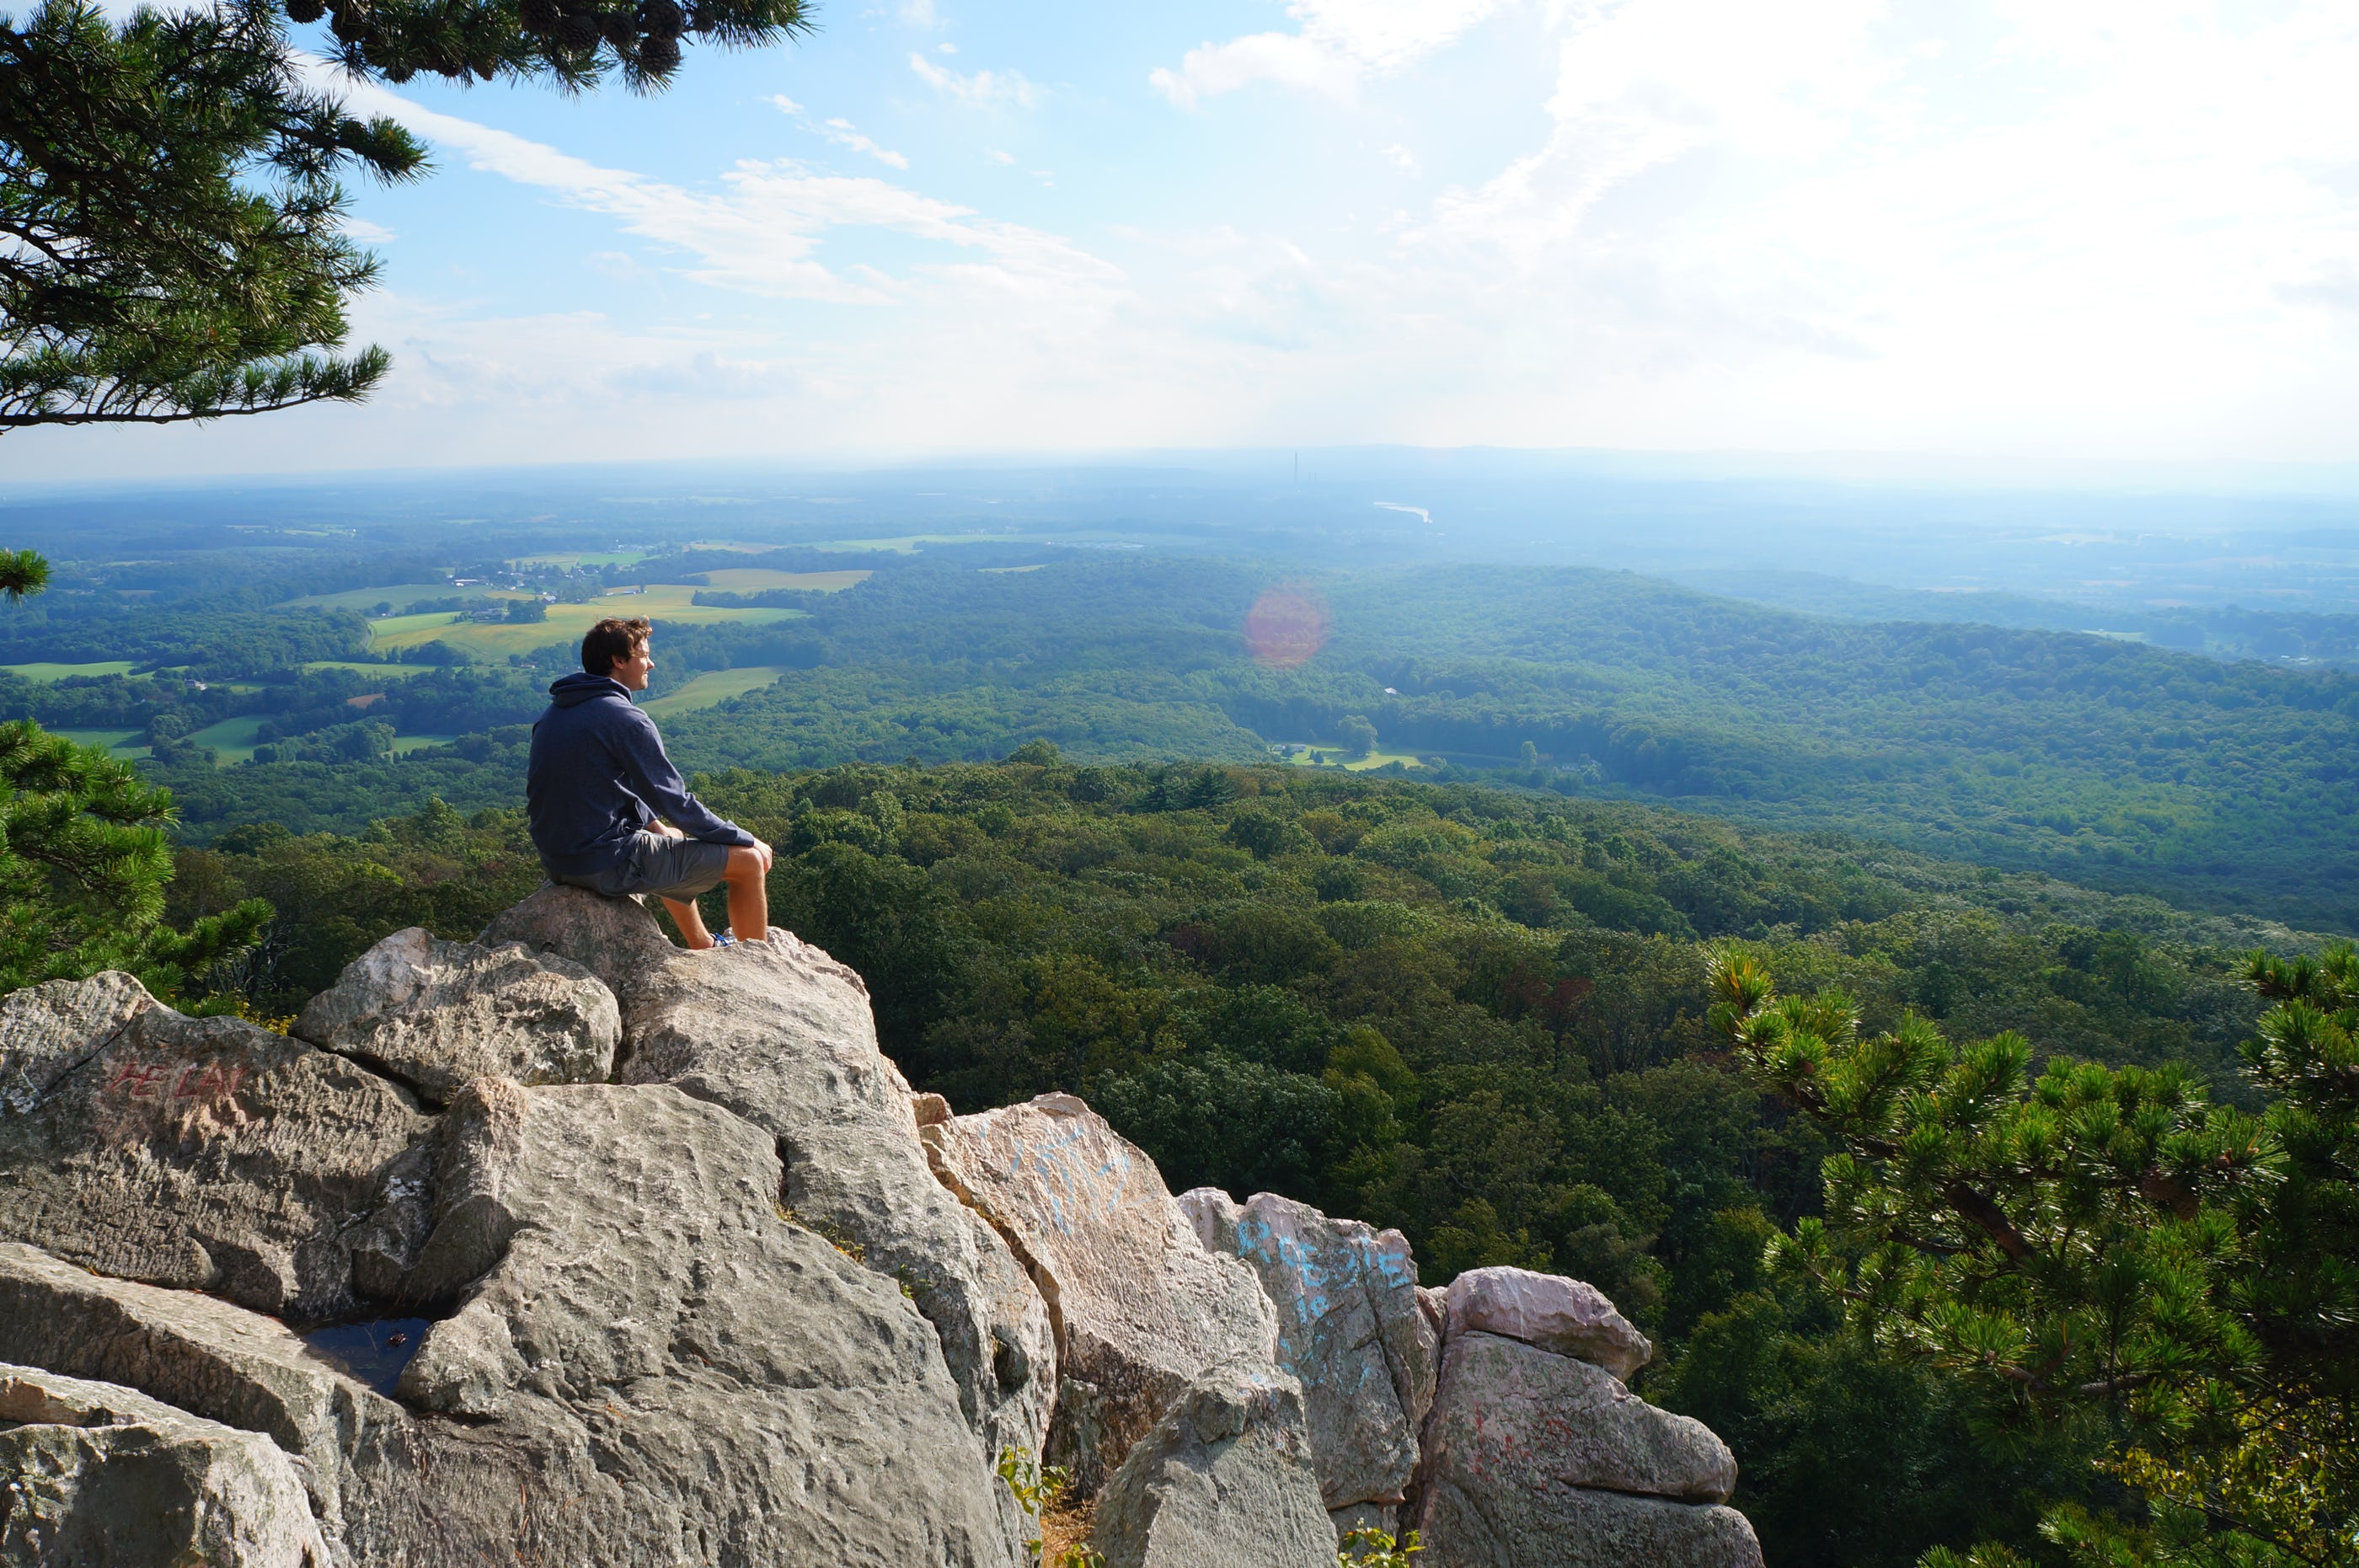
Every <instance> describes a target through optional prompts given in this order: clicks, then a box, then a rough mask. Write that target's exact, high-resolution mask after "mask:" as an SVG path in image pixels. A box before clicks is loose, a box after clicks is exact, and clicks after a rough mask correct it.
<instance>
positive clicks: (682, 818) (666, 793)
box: [615, 708, 760, 848]
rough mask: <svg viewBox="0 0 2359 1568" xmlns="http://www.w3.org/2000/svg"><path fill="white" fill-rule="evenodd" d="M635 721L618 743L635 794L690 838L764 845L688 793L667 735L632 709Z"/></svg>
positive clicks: (743, 845)
mask: <svg viewBox="0 0 2359 1568" xmlns="http://www.w3.org/2000/svg"><path fill="white" fill-rule="evenodd" d="M631 719H632V720H633V721H636V722H631V723H628V724H626V725H625V727H623V729H622V733H621V734H619V735H616V736H615V742H616V749H617V750H618V751H620V752H621V754H622V762H623V772H624V782H625V783H627V784H628V785H630V787H631V792H632V793H633V794H636V796H638V798H639V799H640V800H645V801H646V802H647V804H648V805H649V806H650V807H652V808H653V809H654V810H655V811H656V812H657V814H658V815H660V816H664V817H668V818H669V819H670V820H671V821H672V822H675V823H677V824H678V825H679V830H680V831H681V832H682V833H686V834H687V835H688V836H689V837H690V838H694V839H702V840H704V841H705V842H706V843H708V844H729V845H732V846H733V847H748V848H750V847H751V846H752V845H754V844H757V843H758V842H760V841H759V840H757V839H756V838H755V837H754V835H753V834H752V833H747V832H746V831H745V829H744V828H741V827H739V826H738V825H737V824H736V823H735V822H730V821H729V820H728V819H726V818H725V817H717V816H714V815H713V814H712V810H711V809H710V808H709V807H707V806H706V805H705V803H704V802H703V801H701V800H698V799H697V798H696V797H695V796H693V795H691V794H690V793H689V792H688V781H687V780H686V779H682V778H681V777H680V776H679V768H674V767H673V766H672V765H671V758H670V757H669V756H668V755H666V754H665V751H664V744H663V736H661V735H658V734H657V733H656V724H655V721H654V720H653V719H650V718H648V717H647V715H646V714H645V713H640V712H639V711H638V710H637V709H636V708H634V709H632V710H631Z"/></svg>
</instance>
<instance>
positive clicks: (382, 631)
mask: <svg viewBox="0 0 2359 1568" xmlns="http://www.w3.org/2000/svg"><path fill="white" fill-rule="evenodd" d="M460 618H461V617H460V614H459V612H458V611H456V610H429V611H427V612H426V613H425V614H423V615H381V616H379V617H378V618H377V619H375V620H373V621H371V622H370V623H369V645H370V646H371V647H373V648H409V647H412V646H414V645H416V644H418V643H421V642H432V641H433V640H434V639H433V638H432V637H412V636H411V635H410V634H411V633H413V632H423V631H431V630H433V629H434V628H436V627H438V626H449V625H450V624H451V622H453V621H455V620H458V619H460ZM402 638H407V639H408V640H407V641H403V640H399V639H402ZM389 639H390V640H389Z"/></svg>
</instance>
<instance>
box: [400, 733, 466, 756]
mask: <svg viewBox="0 0 2359 1568" xmlns="http://www.w3.org/2000/svg"><path fill="white" fill-rule="evenodd" d="M458 738H459V737H458V736H457V735H396V736H394V737H393V755H394V756H396V757H408V755H409V754H410V753H411V752H413V751H424V750H425V749H426V748H427V747H428V746H449V745H450V744H451V742H452V741H454V740H457V739H458Z"/></svg>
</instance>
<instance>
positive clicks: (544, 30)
mask: <svg viewBox="0 0 2359 1568" xmlns="http://www.w3.org/2000/svg"><path fill="white" fill-rule="evenodd" d="M516 20H517V21H518V22H520V23H522V24H523V26H524V30H525V31H526V32H527V33H538V34H540V35H541V36H542V37H544V38H552V37H555V36H556V35H557V33H558V31H559V30H560V28H561V27H563V26H564V22H565V12H564V10H563V9H562V8H561V7H560V6H559V5H558V4H557V0H521V3H520V4H519V5H517V6H516Z"/></svg>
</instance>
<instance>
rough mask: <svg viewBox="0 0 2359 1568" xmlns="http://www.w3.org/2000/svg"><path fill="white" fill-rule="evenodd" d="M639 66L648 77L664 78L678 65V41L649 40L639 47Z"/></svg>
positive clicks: (675, 39)
mask: <svg viewBox="0 0 2359 1568" xmlns="http://www.w3.org/2000/svg"><path fill="white" fill-rule="evenodd" d="M639 64H640V65H641V67H643V68H644V69H645V70H646V71H647V74H648V75H649V76H665V75H669V73H670V72H671V71H674V70H676V69H677V68H678V67H679V40H678V39H677V38H649V39H648V40H647V42H645V43H643V44H641V45H640V46H639Z"/></svg>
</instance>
